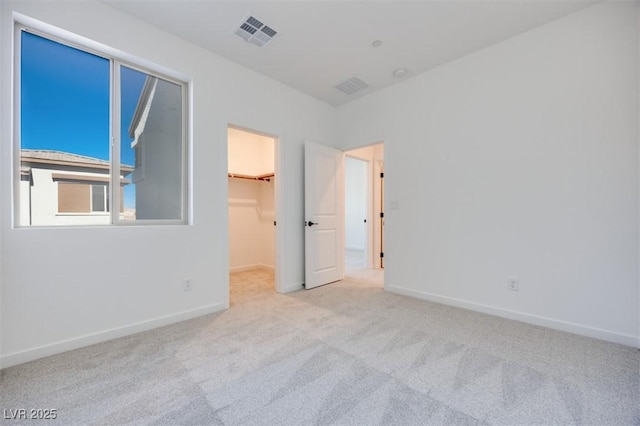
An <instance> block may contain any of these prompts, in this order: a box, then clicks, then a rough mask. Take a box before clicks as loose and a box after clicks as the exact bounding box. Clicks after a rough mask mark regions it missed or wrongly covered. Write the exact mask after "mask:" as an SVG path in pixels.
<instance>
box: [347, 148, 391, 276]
mask: <svg viewBox="0 0 640 426" xmlns="http://www.w3.org/2000/svg"><path fill="white" fill-rule="evenodd" d="M383 197H384V144H383V143H377V144H374V145H369V146H365V147H362V148H358V149H352V150H349V151H346V152H345V270H346V272H347V274H353V273H355V272H357V271H360V272H361V273H363V272H365V271H371V270H378V271H379V272H380V273H381V272H382V269H383V267H384V263H383V260H384V245H383V244H384V209H383V203H384V199H383Z"/></svg>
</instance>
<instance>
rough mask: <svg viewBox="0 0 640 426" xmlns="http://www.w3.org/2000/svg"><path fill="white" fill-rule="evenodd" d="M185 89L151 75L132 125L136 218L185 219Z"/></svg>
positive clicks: (145, 85)
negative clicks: (183, 148)
mask: <svg viewBox="0 0 640 426" xmlns="http://www.w3.org/2000/svg"><path fill="white" fill-rule="evenodd" d="M182 126H183V123H182V88H181V87H180V86H179V85H177V84H174V83H171V82H169V81H166V80H162V79H159V78H156V77H151V76H148V77H147V79H146V81H145V83H144V87H143V88H142V92H141V94H140V98H139V99H138V105H137V106H136V110H135V112H134V114H133V118H132V119H131V124H130V125H129V137H131V138H133V142H131V148H133V149H134V150H135V159H136V160H135V170H134V172H133V173H132V174H131V180H132V182H133V183H134V184H135V185H136V219H169V220H170V219H180V218H181V217H182V205H183V202H182V192H183V191H182V189H183V188H182V185H183V182H184V179H183V177H182V173H183V167H182V161H183V152H182V147H183V144H182V134H183V133H182Z"/></svg>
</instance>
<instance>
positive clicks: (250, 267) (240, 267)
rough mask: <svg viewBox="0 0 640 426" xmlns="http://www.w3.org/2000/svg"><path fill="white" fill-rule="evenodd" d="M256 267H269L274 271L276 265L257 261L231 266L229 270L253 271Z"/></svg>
mask: <svg viewBox="0 0 640 426" xmlns="http://www.w3.org/2000/svg"><path fill="white" fill-rule="evenodd" d="M254 269H269V270H272V271H273V270H274V269H275V267H274V266H271V265H263V264H262V263H256V264H255V265H245V266H235V267H233V268H229V272H231V273H234V272H244V271H252V270H254Z"/></svg>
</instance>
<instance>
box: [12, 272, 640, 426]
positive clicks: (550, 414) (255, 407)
mask: <svg viewBox="0 0 640 426" xmlns="http://www.w3.org/2000/svg"><path fill="white" fill-rule="evenodd" d="M366 275H367V273H366V272H362V273H361V274H360V275H358V274H356V275H355V276H353V275H352V276H351V278H349V279H347V280H345V281H342V282H339V283H335V284H331V285H328V286H324V287H320V288H317V289H313V290H308V291H305V290H302V291H299V292H296V293H293V294H289V295H277V294H274V292H273V281H272V280H273V278H272V275H271V274H270V273H269V272H267V271H263V272H259V271H258V272H256V271H250V272H243V273H238V274H234V275H233V276H232V280H233V282H234V285H233V288H234V291H233V294H232V298H231V302H232V304H231V308H230V309H229V310H228V311H225V312H222V313H219V314H215V315H209V316H205V317H200V318H197V319H194V320H190V321H186V322H183V323H180V324H175V325H172V326H169V327H164V328H161V329H157V330H153V331H150V332H146V333H141V334H138V335H134V336H129V337H125V338H122V339H117V340H113V341H110V342H106V343H103V344H99V345H95V346H91V347H88V348H84V349H80V350H76V351H72V352H68V353H65V354H61V355H56V356H53V357H49V358H46V359H42V360H39V361H35V362H31V363H28V364H24V365H21V366H17V367H13V368H8V369H5V370H3V372H2V377H1V378H0V409H8V408H56V409H57V410H58V419H57V421H56V423H58V424H64V425H68V424H203V425H204V424H230V425H234V424H255V425H310V424H322V425H324V424H345V425H346V424H354V425H369V424H389V425H392V424H398V425H422V424H479V423H482V424H485V423H487V424H509V425H511V424H593V425H614V424H615V425H618V424H636V425H637V424H640V411H639V410H640V403H639V401H640V351H638V350H637V349H634V348H630V347H625V346H621V345H615V344H611V343H606V342H602V341H597V340H593V339H589V338H584V337H579V336H575V335H571V334H567V333H562V332H558V331H553V330H549V329H545V328H541V327H536V326H531V325H527V324H522V323H518V322H514V321H509V320H505V319H500V318H496V317H491V316H488V315H482V314H478V313H474V312H469V311H465V310H462V309H456V308H452V307H447V306H442V305H438V304H433V303H428V302H425V301H421V300H416V299H412V298H409V297H404V296H399V295H394V294H390V293H386V292H384V291H383V289H382V288H381V287H380V284H379V280H378V279H376V278H375V277H373V278H372V277H371V276H366ZM0 413H1V411H0ZM2 423H3V424H11V425H15V424H20V423H21V422H19V421H13V420H2ZM33 423H36V424H44V422H42V421H37V422H33ZM46 423H47V424H51V423H52V422H46Z"/></svg>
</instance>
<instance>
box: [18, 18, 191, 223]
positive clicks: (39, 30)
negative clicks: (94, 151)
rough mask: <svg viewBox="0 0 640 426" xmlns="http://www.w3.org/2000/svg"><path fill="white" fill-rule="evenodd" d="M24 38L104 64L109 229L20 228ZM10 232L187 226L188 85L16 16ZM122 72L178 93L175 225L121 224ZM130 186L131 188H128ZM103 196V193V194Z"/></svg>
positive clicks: (128, 56) (140, 62)
mask: <svg viewBox="0 0 640 426" xmlns="http://www.w3.org/2000/svg"><path fill="white" fill-rule="evenodd" d="M23 31H25V32H28V33H31V34H34V35H37V36H39V37H43V38H46V39H48V40H51V41H53V42H56V43H59V44H62V45H65V46H68V47H71V48H74V49H78V50H80V51H83V52H86V53H89V54H92V55H95V56H98V57H101V58H104V59H106V60H108V61H109V73H110V78H109V80H110V81H109V103H110V106H109V144H110V146H109V163H110V165H109V182H108V184H107V186H108V192H109V194H108V198H109V201H110V203H109V209H108V210H109V211H108V212H102V213H103V214H105V213H106V214H108V215H109V216H110V221H109V223H108V224H104V225H96V224H77V225H76V224H60V225H32V224H21V223H19V218H20V214H21V212H20V206H21V199H20V198H21V196H20V180H21V176H20V172H21V146H22V143H21V142H22V141H21V117H20V112H21V87H22V85H21V84H22V82H21V79H20V76H21V54H22V46H21V34H22V32H23ZM13 36H14V40H13V47H14V52H13V53H14V55H13V62H14V63H13V83H12V88H13V111H12V112H13V135H12V136H13V138H12V139H13V144H12V148H13V161H12V166H13V173H12V177H13V185H12V188H13V197H12V202H13V205H14V208H13V209H12V211H13V220H12V223H13V227H14V228H70V227H71V228H72V227H95V226H99V227H105V226H106V227H108V226H146V225H191V213H190V209H189V207H190V198H191V193H190V188H191V186H192V185H191V176H192V173H191V167H190V166H191V160H190V152H191V143H192V139H191V124H192V120H191V108H190V105H191V98H192V92H191V85H192V79H191V78H190V77H188V76H186V75H184V74H181V73H179V72H176V71H173V70H170V69H167V68H166V67H163V66H160V65H157V64H155V63H152V62H150V61H147V60H144V59H141V58H138V57H136V56H134V55H131V54H128V53H125V52H122V51H120V50H118V49H115V48H112V47H109V46H107V45H104V44H101V43H98V42H95V41H93V40H90V39H88V38H85V37H83V36H80V35H77V34H74V33H72V32H69V31H66V30H63V29H61V28H58V27H55V26H53V25H50V24H46V23H44V22H41V21H38V20H36V19H33V18H30V17H27V16H24V15H21V14H18V13H15V14H14V20H13ZM122 66H125V67H128V68H131V69H133V70H136V71H139V72H142V73H145V74H147V75H150V76H153V77H157V78H160V79H163V80H166V81H168V82H170V83H173V84H176V85H178V86H180V88H181V95H182V103H181V106H182V123H181V125H182V138H181V153H182V161H181V169H182V170H181V175H180V177H181V185H180V186H181V194H182V199H181V209H180V212H181V217H180V219H135V220H127V219H121V218H120V216H121V212H122V211H124V209H123V208H122V207H123V206H122V204H123V201H122V200H121V197H120V191H121V185H120V182H121V178H120V169H121V167H120V166H121V164H120V156H121V155H120V154H121V147H120V146H121V142H122V141H121V138H120V134H121V117H120V102H121V96H120V91H121V85H120V74H121V71H120V70H121V67H122ZM132 183H133V182H132ZM105 192H107V191H105Z"/></svg>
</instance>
